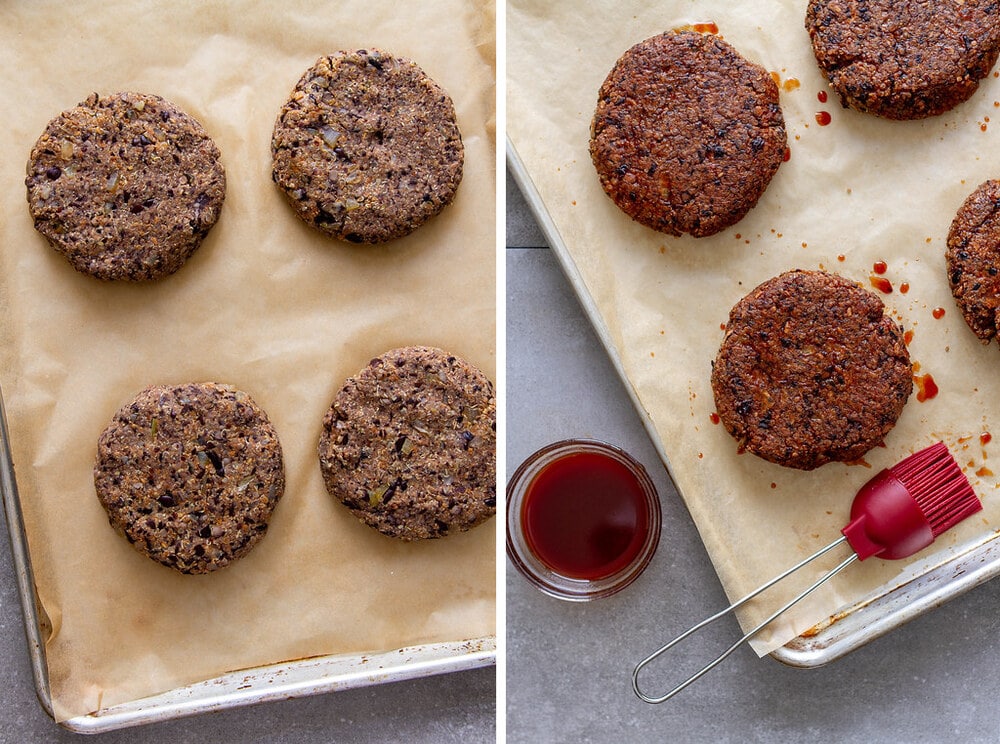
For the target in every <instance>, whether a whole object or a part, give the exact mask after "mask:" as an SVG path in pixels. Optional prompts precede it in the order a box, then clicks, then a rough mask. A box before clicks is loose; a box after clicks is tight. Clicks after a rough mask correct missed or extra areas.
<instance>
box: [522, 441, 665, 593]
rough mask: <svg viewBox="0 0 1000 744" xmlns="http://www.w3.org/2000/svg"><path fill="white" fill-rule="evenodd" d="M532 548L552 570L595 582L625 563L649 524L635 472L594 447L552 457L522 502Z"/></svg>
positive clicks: (632, 557)
mask: <svg viewBox="0 0 1000 744" xmlns="http://www.w3.org/2000/svg"><path fill="white" fill-rule="evenodd" d="M521 514H522V521H523V524H524V537H525V540H526V542H527V544H528V547H529V549H530V550H531V551H532V553H534V554H535V556H536V557H537V558H538V560H540V561H541V562H542V563H544V564H545V565H546V566H548V567H549V568H550V569H551V570H552V571H554V572H555V573H558V574H560V575H562V576H566V577H570V578H574V579H586V580H590V581H595V580H598V579H602V578H604V577H607V576H611V575H612V574H614V573H616V572H618V571H620V570H622V569H623V568H626V567H627V566H628V565H629V564H630V563H631V562H632V561H633V560H635V558H636V557H637V556H638V555H639V553H640V552H641V551H642V548H643V544H644V542H645V540H646V535H647V533H648V532H649V529H650V524H649V518H648V515H647V507H646V499H645V496H644V493H643V489H642V486H641V485H640V483H639V481H638V480H637V479H636V477H635V475H634V474H633V473H632V472H631V471H630V470H629V469H628V468H627V467H626V466H625V465H623V464H622V463H620V462H618V461H617V460H614V459H612V458H610V457H607V456H605V455H602V454H599V453H595V452H575V453H571V454H568V455H566V456H564V457H561V458H559V459H557V460H554V461H552V462H551V463H549V464H548V465H546V466H545V467H544V468H543V469H542V470H541V471H540V472H539V473H538V474H537V475H536V476H535V478H534V479H533V480H532V482H531V483H530V485H529V486H528V488H527V491H526V492H525V495H524V501H523V503H522V506H521Z"/></svg>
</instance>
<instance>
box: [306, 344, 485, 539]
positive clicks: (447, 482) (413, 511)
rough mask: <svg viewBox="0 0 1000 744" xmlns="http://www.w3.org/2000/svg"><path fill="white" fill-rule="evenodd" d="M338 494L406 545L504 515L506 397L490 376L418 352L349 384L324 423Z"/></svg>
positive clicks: (323, 442)
mask: <svg viewBox="0 0 1000 744" xmlns="http://www.w3.org/2000/svg"><path fill="white" fill-rule="evenodd" d="M319 461H320V468H321V469H322V472H323V479H324V482H325V483H326V487H327V489H328V490H329V492H330V493H331V494H332V495H333V496H335V497H336V498H338V499H339V500H340V501H342V502H343V503H344V505H345V506H347V508H348V509H350V510H351V512H353V513H354V515H355V516H357V517H358V518H359V519H360V520H361V521H363V522H364V523H365V524H367V525H368V526H369V527H373V528H374V529H376V530H378V531H379V532H381V533H383V534H384V535H388V536H390V537H396V538H399V539H401V540H419V539H424V538H434V537H444V536H445V535H449V534H452V533H455V532H460V531H462V530H468V529H470V528H472V527H475V526H476V525H478V524H480V523H481V522H483V521H485V520H487V519H489V518H490V517H492V516H493V515H494V514H495V513H496V398H495V397H494V394H493V383H491V382H490V381H489V380H488V379H487V378H486V377H485V376H484V375H483V373H482V372H481V371H479V370H478V369H476V368H475V367H473V366H472V365H470V364H468V363H467V362H465V361H463V360H462V359H459V358H458V357H456V356H454V355H452V354H449V353H447V352H445V351H442V350H441V349H436V348H433V347H428V346H408V347H403V348H400V349H393V350H392V351H388V352H386V353H385V354H382V355H381V356H379V357H376V358H375V359H372V360H371V361H370V362H369V363H368V365H367V366H366V367H365V368H364V369H362V370H361V371H360V372H358V374H356V375H354V376H353V377H351V378H349V379H348V380H347V381H346V382H345V383H344V385H343V387H342V388H341V389H340V391H339V392H338V393H337V396H336V399H335V400H334V402H333V405H332V406H331V407H330V409H329V411H328V412H327V414H326V417H325V418H324V420H323V431H322V434H321V436H320V441H319Z"/></svg>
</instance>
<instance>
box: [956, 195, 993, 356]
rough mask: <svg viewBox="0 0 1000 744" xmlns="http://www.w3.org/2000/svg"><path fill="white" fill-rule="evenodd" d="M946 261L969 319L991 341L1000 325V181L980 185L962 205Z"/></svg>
mask: <svg viewBox="0 0 1000 744" xmlns="http://www.w3.org/2000/svg"><path fill="white" fill-rule="evenodd" d="M945 262H946V264H947V267H948V283H949V284H950V286H951V293H952V294H953V295H954V297H955V302H956V303H957V304H958V307H959V310H961V311H962V316H963V317H964V318H965V322H966V323H968V324H969V328H971V329H972V332H973V333H975V334H976V336H977V337H978V338H979V339H980V340H981V341H983V343H989V342H990V341H991V340H992V339H994V338H996V335H997V329H998V327H1000V181H996V180H990V181H986V182H984V183H982V184H980V185H979V186H978V187H977V188H976V190H975V191H973V192H972V193H971V194H970V195H969V197H968V198H967V199H966V200H965V202H964V203H963V204H962V206H961V207H959V209H958V213H957V214H956V215H955V219H954V220H953V221H952V223H951V229H950V230H949V231H948V247H947V249H946V250H945Z"/></svg>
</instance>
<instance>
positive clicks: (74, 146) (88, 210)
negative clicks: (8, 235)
mask: <svg viewBox="0 0 1000 744" xmlns="http://www.w3.org/2000/svg"><path fill="white" fill-rule="evenodd" d="M25 185H26V186H27V190H28V193H27V196H28V207H29V210H30V211H31V216H32V218H33V219H34V224H35V229H36V230H38V232H40V233H41V234H42V235H44V236H45V237H46V238H47V239H48V241H49V243H50V244H51V245H52V246H53V247H54V248H55V249H56V250H57V251H58V252H59V253H61V254H62V255H63V256H65V257H66V259H67V260H68V261H69V262H70V263H71V264H72V265H73V268H75V269H76V270H77V271H80V272H83V273H84V274H89V275H91V276H94V277H97V278H98V279H104V280H120V281H136V282H137V281H150V280H154V279H160V278H162V277H165V276H167V275H169V274H172V273H174V272H175V271H177V270H178V269H179V268H180V267H181V266H182V265H183V264H184V262H185V261H187V259H188V258H189V257H190V256H191V255H192V254H193V253H194V252H195V250H197V248H198V246H200V245H201V243H202V240H203V239H204V237H205V236H206V235H207V234H208V231H209V230H211V229H212V226H213V225H215V223H216V220H218V218H219V214H220V211H221V209H222V204H223V202H224V200H225V196H226V174H225V171H224V169H223V167H222V163H221V161H220V155H219V148H218V147H216V145H215V142H213V141H212V138H211V137H209V136H208V134H207V133H206V132H205V130H204V129H203V128H202V127H201V125H200V124H199V123H198V122H197V121H195V119H194V118H192V117H191V116H189V115H188V114H186V113H185V112H183V111H181V110H180V109H179V108H177V107H176V106H174V105H173V104H172V103H170V102H169V101H166V100H164V99H163V98H161V97H159V96H155V95H150V94H146V93H132V92H123V93H114V94H112V95H108V96H98V95H97V94H96V93H94V94H93V95H91V96H90V97H89V98H87V100H85V101H83V102H82V103H80V104H79V105H78V106H75V107H74V108H71V109H69V110H67V111H64V112H62V113H61V114H59V116H57V117H56V118H54V119H53V120H52V121H50V122H49V123H48V125H47V126H46V127H45V131H44V132H43V133H42V135H41V136H40V137H39V138H38V141H37V142H35V146H34V147H33V148H32V150H31V155H30V157H29V160H28V166H27V177H26V178H25Z"/></svg>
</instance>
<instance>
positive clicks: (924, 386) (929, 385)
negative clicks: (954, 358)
mask: <svg viewBox="0 0 1000 744" xmlns="http://www.w3.org/2000/svg"><path fill="white" fill-rule="evenodd" d="M913 381H914V382H915V383H916V384H917V400H918V401H920V402H921V403H923V402H924V401H927V400H930V399H931V398H934V397H936V396H937V394H938V386H937V383H936V382H934V378H933V377H931V376H930V374H926V375H919V376H915V377H914V378H913Z"/></svg>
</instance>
